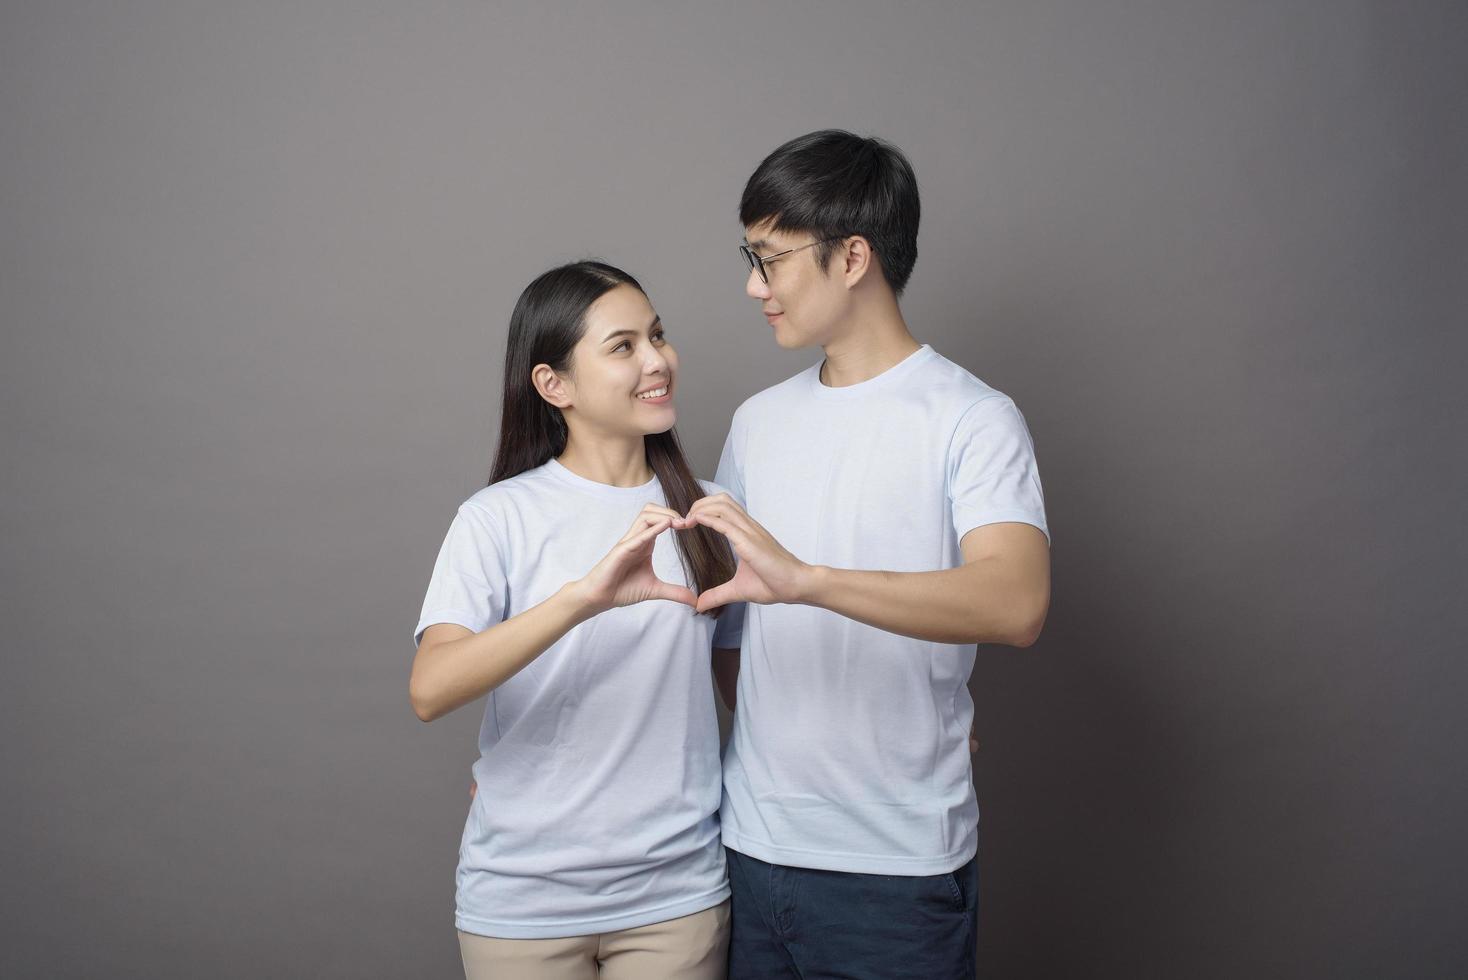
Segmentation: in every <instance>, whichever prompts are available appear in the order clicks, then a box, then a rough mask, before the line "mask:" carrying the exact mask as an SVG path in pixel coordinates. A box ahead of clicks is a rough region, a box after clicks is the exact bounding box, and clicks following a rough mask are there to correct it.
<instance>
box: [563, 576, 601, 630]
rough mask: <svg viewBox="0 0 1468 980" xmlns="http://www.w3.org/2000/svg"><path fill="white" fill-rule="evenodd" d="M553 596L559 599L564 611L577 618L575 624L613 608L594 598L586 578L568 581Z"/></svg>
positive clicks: (574, 618)
mask: <svg viewBox="0 0 1468 980" xmlns="http://www.w3.org/2000/svg"><path fill="white" fill-rule="evenodd" d="M552 598H553V599H555V600H557V602H558V604H559V605H560V606H561V607H562V609H563V611H564V612H565V613H566V614H567V615H568V616H570V617H571V618H572V619H573V620H575V623H574V624H573V625H580V624H581V623H584V622H586V621H587V620H588V619H591V618H592V617H593V616H597V615H600V614H601V613H604V612H606V611H607V610H608V609H610V608H611V607H610V606H608V605H606V604H604V603H599V602H597V601H595V600H594V599H592V597H591V594H590V590H589V589H588V588H587V587H586V580H585V579H577V580H575V581H574V582H567V583H566V584H565V585H563V586H561V587H560V589H559V590H558V591H557V592H556V594H555V595H554V596H553V597H552Z"/></svg>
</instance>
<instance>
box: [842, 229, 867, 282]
mask: <svg viewBox="0 0 1468 980" xmlns="http://www.w3.org/2000/svg"><path fill="white" fill-rule="evenodd" d="M839 254H840V258H841V261H842V269H841V271H842V273H843V278H844V279H845V282H846V288H847V289H852V288H855V286H856V284H857V283H859V282H861V281H862V279H863V278H864V277H865V276H866V274H867V271H868V270H869V269H871V267H872V243H871V242H869V241H867V240H866V239H865V238H863V237H862V236H861V235H852V236H851V237H850V238H848V239H846V241H844V242H843V243H842V249H841V252H840V253H839Z"/></svg>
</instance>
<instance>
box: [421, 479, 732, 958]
mask: <svg viewBox="0 0 1468 980" xmlns="http://www.w3.org/2000/svg"><path fill="white" fill-rule="evenodd" d="M703 486H704V488H705V489H706V490H707V491H708V492H709V493H717V492H719V488H718V487H715V486H713V485H711V484H707V483H706V484H703ZM647 503H657V504H661V505H664V506H666V502H665V497H664V495H663V491H662V487H661V485H660V484H659V483H658V481H657V479H656V478H654V479H653V480H652V481H650V482H649V483H647V484H644V485H643V486H640V487H613V486H608V485H606V484H601V483H595V482H593V481H591V480H587V479H584V478H582V477H580V476H577V475H576V474H574V473H572V472H571V471H570V470H568V469H566V468H565V467H564V466H562V465H561V464H560V463H559V462H557V461H555V460H551V461H550V462H548V463H546V464H545V465H544V466H541V467H538V468H536V469H533V470H530V471H528V472H526V473H522V474H520V475H519V476H516V477H514V478H512V479H509V480H504V481H501V482H500V483H496V484H494V485H492V486H488V487H485V488H484V489H483V490H480V491H479V492H478V493H476V494H474V496H472V497H470V498H469V499H468V500H467V501H465V502H464V503H463V504H462V505H461V506H460V507H459V511H458V514H457V515H456V516H455V517H454V520H453V523H452V524H451V525H450V527H449V531H448V535H447V537H446V538H445V540H444V543H443V547H442V549H441V550H440V551H439V555H438V560H437V563H436V564H435V566H434V569H433V577H432V580H431V582H430V584H429V586H428V594H427V596H426V597H425V598H424V601H423V610H422V615H421V616H420V617H419V619H418V625H417V627H416V628H415V630H414V634H413V639H414V643H415V644H416V643H418V642H420V641H421V640H422V637H423V631H424V630H425V629H427V628H428V627H429V626H431V625H433V624H434V623H458V624H459V625H461V626H464V627H467V628H468V629H471V630H473V631H475V632H480V631H482V630H485V629H487V628H489V627H490V626H492V625H494V624H495V623H498V622H501V621H502V620H505V619H508V618H510V617H511V616H515V615H517V614H519V613H521V612H523V611H524V610H526V609H529V608H530V607H532V606H535V605H537V604H539V603H541V602H543V601H545V600H546V599H547V598H549V597H550V596H551V595H552V594H553V593H555V592H556V591H557V590H558V589H560V588H561V586H563V585H565V584H566V583H567V582H569V581H572V580H574V579H578V578H581V577H582V576H584V575H585V574H586V573H587V572H588V571H589V570H590V569H591V568H592V566H594V565H595V564H596V563H597V562H598V561H600V560H601V559H602V558H603V557H604V556H605V555H606V553H607V552H608V551H610V550H611V549H612V547H613V546H614V545H615V544H616V543H617V542H618V541H619V540H620V539H621V538H622V536H623V535H624V534H626V533H627V531H628V530H629V529H630V528H631V527H632V522H633V521H634V520H635V519H636V517H637V515H638V513H639V512H640V511H641V510H642V508H643V506H644V505H645V504H647ZM653 569H654V571H655V572H656V573H657V575H658V577H660V578H662V579H663V580H664V581H666V582H669V583H671V584H673V585H689V586H690V587H692V586H691V583H690V582H689V581H688V578H687V576H686V574H685V572H684V570H683V567H682V563H681V562H680V561H679V558H678V554H677V549H676V545H675V543H674V539H673V533H672V532H668V533H665V534H663V535H661V536H659V537H658V539H657V544H656V545H655V547H654V550H653ZM742 613H743V606H742V605H733V606H730V607H729V608H728V611H726V612H725V613H724V615H723V616H721V617H720V618H719V619H718V620H717V621H715V620H713V619H711V618H709V617H708V616H699V615H697V614H695V613H694V611H693V609H692V608H690V607H689V606H686V605H683V604H681V603H675V602H670V601H667V600H651V601H648V602H641V603H638V604H636V605H633V606H627V607H622V608H618V609H612V610H609V611H607V612H604V613H602V614H601V615H599V616H596V617H595V618H593V619H590V620H588V621H587V622H585V623H582V624H581V625H579V626H577V627H576V628H574V629H573V630H571V631H570V632H569V633H567V634H566V635H565V636H564V637H562V638H561V639H560V640H558V641H557V642H556V643H555V644H553V645H552V646H551V647H550V648H549V649H547V650H546V651H545V652H544V653H542V654H541V655H540V656H539V657H537V658H536V659H535V660H533V661H532V662H531V663H530V664H529V665H528V666H526V667H525V668H524V669H523V670H521V671H520V672H519V673H517V674H516V675H515V676H514V677H511V678H510V679H509V680H508V681H506V682H505V683H504V684H502V685H500V686H499V687H498V688H496V689H495V690H494V691H492V692H490V694H489V696H488V699H487V702H486V704H485V711H484V720H483V722H482V724H481V726H480V730H479V753H480V756H479V760H478V761H477V762H475V763H474V778H475V781H476V783H477V785H478V791H477V793H476V794H475V797H474V800H473V803H472V805H471V806H470V810H469V816H468V819H467V820H466V822H465V826H464V834H463V838H462V840H461V843H460V848H459V867H458V873H457V889H456V905H457V913H456V916H455V922H456V924H457V926H458V928H459V929H462V930H463V931H465V932H472V933H477V934H479V935H484V936H494V937H498V938H504V939H544V938H555V937H564V936H581V935H589V934H592V933H600V932H611V931H615V930H619V929H631V928H635V927H637V926H642V925H647V924H649V923H653V922H661V921H663V920H666V919H672V918H677V917H679V916H683V915H690V914H692V913H694V912H700V911H702V910H704V909H707V908H711V907H713V906H715V905H718V904H719V903H720V902H722V901H723V900H724V899H725V898H727V897H728V895H729V885H728V878H727V875H726V872H725V867H724V853H723V849H722V848H721V847H720V842H719V826H718V817H717V814H718V808H719V797H720V791H719V729H718V722H717V719H716V716H715V713H714V701H713V697H714V695H713V681H712V674H711V670H710V663H709V661H710V651H711V649H712V647H713V645H714V644H715V642H717V644H718V645H719V646H738V645H739V631H740V621H741V618H742ZM716 622H717V626H716Z"/></svg>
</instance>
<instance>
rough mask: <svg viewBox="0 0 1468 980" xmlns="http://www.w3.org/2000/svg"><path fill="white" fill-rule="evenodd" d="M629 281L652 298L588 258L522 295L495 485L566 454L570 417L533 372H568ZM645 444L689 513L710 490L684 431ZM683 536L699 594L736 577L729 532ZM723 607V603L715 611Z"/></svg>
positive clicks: (672, 495)
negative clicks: (593, 323)
mask: <svg viewBox="0 0 1468 980" xmlns="http://www.w3.org/2000/svg"><path fill="white" fill-rule="evenodd" d="M623 285H626V286H631V287H633V288H634V289H636V290H637V291H638V292H641V293H643V294H644V295H646V291H645V290H644V289H643V288H642V284H641V283H639V282H638V281H637V280H636V279H633V278H632V277H631V276H629V275H628V274H627V273H625V272H623V271H622V270H621V269H618V268H615V267H614V266H610V265H607V264H605V263H603V262H595V261H584V262H573V263H571V264H570V265H563V266H561V267H560V268H558V269H552V270H550V271H549V272H546V273H543V274H542V275H540V276H538V277H536V279H535V281H534V282H532V283H531V284H530V285H529V286H526V287H525V291H524V292H523V293H521V294H520V299H519V301H518V302H516V303H515V312H514V313H512V314H511V315H510V338H509V345H508V348H507V349H506V351H505V397H504V406H503V409H502V410H501V412H500V442H499V449H498V451H497V452H496V453H495V457H494V469H493V470H492V471H491V472H490V475H489V482H490V484H495V483H498V482H500V481H501V480H508V479H509V478H510V477H512V476H518V475H519V474H521V473H524V472H525V471H526V470H532V469H534V468H535V467H537V466H541V465H543V464H544V463H546V462H547V461H549V460H550V459H552V458H554V457H556V456H559V455H560V454H561V453H562V452H564V451H565V449H566V436H567V432H566V420H565V419H564V418H563V417H562V416H561V410H560V409H558V408H556V407H555V406H554V405H551V404H550V403H549V402H547V401H546V400H545V399H544V398H542V397H540V392H538V391H536V390H535V385H533V384H532V383H531V381H530V371H531V369H532V368H534V367H535V365H537V364H548V365H550V367H551V369H552V370H554V371H557V372H564V371H566V370H567V369H568V368H569V367H570V365H571V351H572V348H574V347H575V346H576V344H577V343H578V342H579V341H580V340H581V336H582V334H583V333H585V332H586V311H587V310H589V309H590V308H591V304H593V303H595V302H596V301H597V300H598V299H600V298H601V297H602V296H603V295H605V294H606V293H609V292H611V291H612V290H613V289H615V288H616V287H618V286H623ZM643 445H644V446H645V447H646V451H647V463H648V465H649V466H650V467H652V471H653V473H654V474H656V475H657V478H658V483H660V484H662V487H663V494H664V495H665V497H666V498H667V501H668V506H669V507H671V508H672V509H674V510H676V511H677V512H678V513H680V514H686V513H688V508H689V507H691V506H692V505H693V502H694V501H695V500H697V499H698V498H699V497H702V496H704V490H703V487H702V486H701V485H700V484H699V482H698V481H697V480H696V479H694V476H693V471H692V470H690V469H689V468H688V460H687V459H685V458H684V456H683V449H682V447H680V446H679V445H678V435H677V433H675V432H674V431H673V430H672V429H669V430H668V431H667V432H659V433H656V434H654V435H647V436H643ZM676 534H677V543H678V558H679V560H681V561H682V563H683V570H684V572H685V573H686V574H687V575H688V578H689V580H690V581H691V582H693V583H694V588H695V590H696V591H698V592H706V591H708V590H709V589H712V588H713V587H714V586H716V585H722V584H723V583H724V582H727V581H728V580H729V579H730V578H732V577H733V575H734V556H733V555H732V554H731V553H730V551H729V545H728V543H727V542H726V541H725V540H724V539H723V536H722V535H720V534H718V533H717V532H715V531H712V530H710V529H709V528H706V527H702V526H697V527H693V528H690V529H689V530H687V531H678V532H676ZM722 612H723V607H722V606H721V607H719V608H718V609H715V610H714V611H713V614H714V615H715V616H718V615H719V614H720V613H722Z"/></svg>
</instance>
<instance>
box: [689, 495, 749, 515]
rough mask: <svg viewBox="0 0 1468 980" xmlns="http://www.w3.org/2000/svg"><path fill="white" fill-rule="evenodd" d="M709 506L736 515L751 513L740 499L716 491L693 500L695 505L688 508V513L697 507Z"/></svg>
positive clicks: (705, 507) (704, 507) (699, 508)
mask: <svg viewBox="0 0 1468 980" xmlns="http://www.w3.org/2000/svg"><path fill="white" fill-rule="evenodd" d="M709 507H713V508H716V509H718V510H722V511H724V512H725V513H727V514H731V515H736V516H740V515H742V516H748V514H749V512H748V511H746V510H745V509H744V507H743V506H742V505H741V504H740V503H739V501H737V500H735V499H734V498H733V497H731V496H729V495H728V494H727V493H716V494H714V495H712V496H709V497H699V498H698V499H697V500H695V501H694V502H693V506H692V507H689V508H688V513H690V514H692V513H693V511H694V510H695V509H698V510H704V509H707V508H709Z"/></svg>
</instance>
